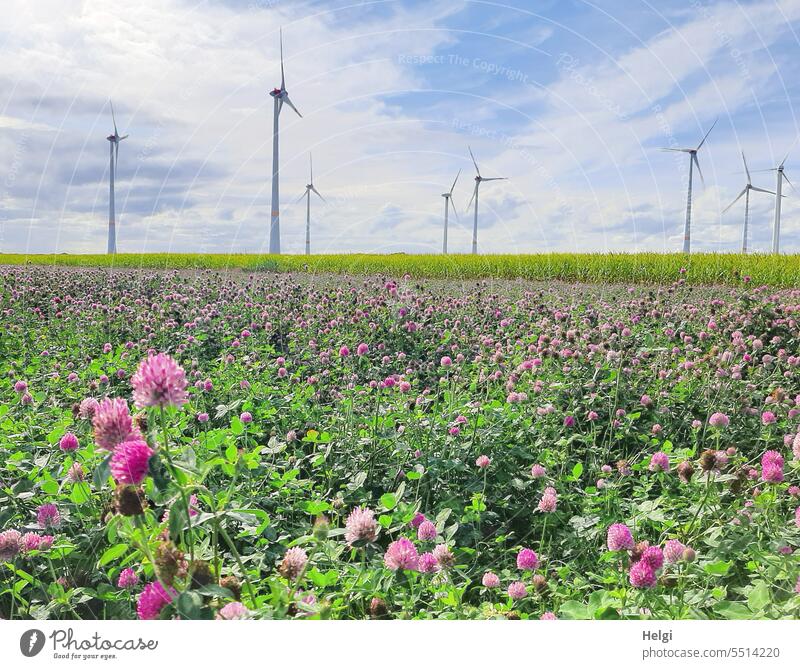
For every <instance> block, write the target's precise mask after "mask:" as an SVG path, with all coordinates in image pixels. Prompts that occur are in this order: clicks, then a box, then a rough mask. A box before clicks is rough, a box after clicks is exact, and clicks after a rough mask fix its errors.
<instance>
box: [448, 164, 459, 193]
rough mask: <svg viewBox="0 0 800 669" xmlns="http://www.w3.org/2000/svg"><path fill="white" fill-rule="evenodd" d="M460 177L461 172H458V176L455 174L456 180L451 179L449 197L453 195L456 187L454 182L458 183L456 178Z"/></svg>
mask: <svg viewBox="0 0 800 669" xmlns="http://www.w3.org/2000/svg"><path fill="white" fill-rule="evenodd" d="M459 176H461V170H458V174H456V178H455V179H453V185H452V186H450V195H452V194H453V189H454V188H455V187H456V181H458V177H459Z"/></svg>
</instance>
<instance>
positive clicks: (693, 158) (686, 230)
mask: <svg viewBox="0 0 800 669" xmlns="http://www.w3.org/2000/svg"><path fill="white" fill-rule="evenodd" d="M718 120H719V119H716V120H715V121H714V123H712V124H711V127H710V128H709V129H708V132H707V133H706V134H705V135H704V136H703V139H702V140H701V141H700V143H699V144H698V145H697V148H696V149H672V148H664V149H661V150H662V151H678V152H680V153H688V154H689V191H688V194H687V195H686V223H685V224H684V227H683V252H684V253H689V252H690V251H691V235H692V168H693V165H696V166H697V173H698V174H699V175H700V181H701V182H702V183H703V186H705V185H706V182H705V179H703V172H702V171H701V170H700V162H699V161H698V160H697V152H698V151H699V150H700V147H702V146H703V144H705V141H706V139H707V138H708V136H709V135H710V134H711V131H712V130H713V129H714V126H715V125H717V121H718Z"/></svg>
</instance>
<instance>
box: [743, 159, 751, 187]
mask: <svg viewBox="0 0 800 669" xmlns="http://www.w3.org/2000/svg"><path fill="white" fill-rule="evenodd" d="M742 162H743V163H744V171H745V174H747V183H748V184H749V183H750V170H749V169H747V159H746V158H745V157H744V151H742Z"/></svg>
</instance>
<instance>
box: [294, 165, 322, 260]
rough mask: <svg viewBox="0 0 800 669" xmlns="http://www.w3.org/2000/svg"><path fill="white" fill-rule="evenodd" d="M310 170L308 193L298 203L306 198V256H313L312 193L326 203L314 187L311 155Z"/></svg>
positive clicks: (298, 199) (307, 185)
mask: <svg viewBox="0 0 800 669" xmlns="http://www.w3.org/2000/svg"><path fill="white" fill-rule="evenodd" d="M308 169H309V175H310V176H309V179H308V183H307V184H306V192H305V193H303V194H302V195H301V196H300V197H299V198H297V202H300V200H302V199H303V198H306V255H307V256H310V255H311V192H312V191H313V192H314V193H315V194H316V195H317V196H318V197H319V199H320V200H322V201H323V202H326V200H325V198H324V197H322V195H320V193H319V191H318V190H317V189H316V188H315V187H314V163H313V162H312V160H311V154H310V153H309V154H308Z"/></svg>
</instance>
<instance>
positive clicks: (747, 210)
mask: <svg viewBox="0 0 800 669" xmlns="http://www.w3.org/2000/svg"><path fill="white" fill-rule="evenodd" d="M742 163H744V173H745V174H746V175H747V184H745V187H744V188H743V189H742V192H741V193H739V194H738V195H737V196H736V199H735V200H734V201H733V202H731V203H730V204H729V205H728V206H727V207H725V209H723V210H722V213H723V214H724V213H725V212H726V211H728V209H730V208H731V207H732V206H733V205H735V204H736V203H737V202H738V201H739V200H740V199H741V197H742V195H744V227H743V228H742V253H747V233H748V230H747V227H748V223H749V220H750V191H751V190H754V191H758V192H759V193H770V194H771V195H774V193H773V192H772V191H771V190H766V189H765V188H758V187H757V186H754V185H753V184H752V183H751V182H750V170H749V169H748V168H747V159H746V158H745V157H744V152H742Z"/></svg>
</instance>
